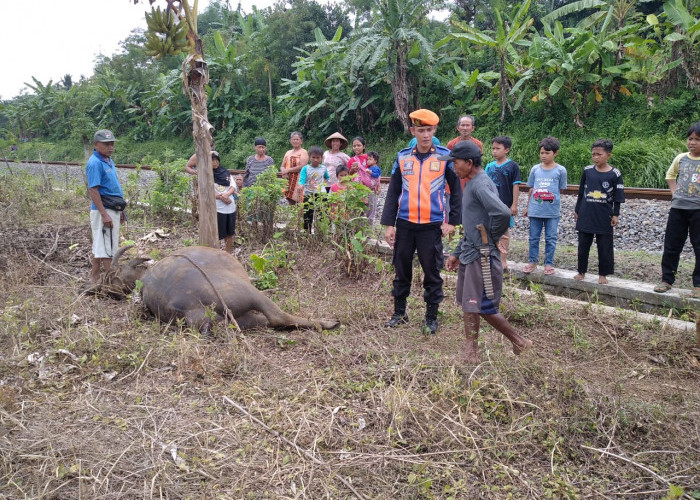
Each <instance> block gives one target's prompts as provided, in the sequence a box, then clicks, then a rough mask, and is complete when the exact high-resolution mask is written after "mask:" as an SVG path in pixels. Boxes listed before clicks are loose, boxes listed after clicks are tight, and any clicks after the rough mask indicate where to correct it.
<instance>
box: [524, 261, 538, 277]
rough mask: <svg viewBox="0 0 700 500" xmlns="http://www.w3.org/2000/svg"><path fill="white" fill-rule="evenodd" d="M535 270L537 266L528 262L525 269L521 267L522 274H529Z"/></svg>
mask: <svg viewBox="0 0 700 500" xmlns="http://www.w3.org/2000/svg"><path fill="white" fill-rule="evenodd" d="M535 269H537V264H535V263H534V262H530V263H529V264H525V267H523V272H524V273H525V274H530V273H531V272H532V271H534V270H535Z"/></svg>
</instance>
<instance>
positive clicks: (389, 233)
mask: <svg viewBox="0 0 700 500" xmlns="http://www.w3.org/2000/svg"><path fill="white" fill-rule="evenodd" d="M384 239H385V240H386V242H387V243H388V244H389V247H391V248H394V243H396V229H395V228H394V226H387V227H386V231H385V232H384Z"/></svg>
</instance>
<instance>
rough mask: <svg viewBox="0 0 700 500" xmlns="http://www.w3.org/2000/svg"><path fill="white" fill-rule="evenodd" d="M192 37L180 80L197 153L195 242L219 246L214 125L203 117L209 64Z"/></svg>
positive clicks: (202, 49)
mask: <svg viewBox="0 0 700 500" xmlns="http://www.w3.org/2000/svg"><path fill="white" fill-rule="evenodd" d="M195 36H196V35H195ZM195 40H196V41H195V53H194V54H191V55H189V56H188V57H187V58H186V59H185V62H184V63H183V73H184V74H183V80H184V85H185V90H186V92H187V94H188V95H189V96H190V102H191V103H192V135H193V137H194V149H195V154H196V155H197V190H198V191H199V244H200V245H202V246H206V247H212V248H219V234H218V230H217V224H216V195H215V193H214V173H213V172H212V167H211V146H210V145H211V132H212V130H213V129H214V127H212V125H211V124H210V123H209V120H208V117H207V90H206V86H207V82H208V81H209V68H208V67H207V63H206V62H205V61H204V47H203V45H202V40H201V39H200V38H199V37H198V36H196V38H195Z"/></svg>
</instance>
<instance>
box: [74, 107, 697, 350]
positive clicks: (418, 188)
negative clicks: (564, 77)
mask: <svg viewBox="0 0 700 500" xmlns="http://www.w3.org/2000/svg"><path fill="white" fill-rule="evenodd" d="M410 118H411V122H412V126H411V127H410V130H411V133H412V135H413V136H414V137H413V139H412V141H411V142H410V143H409V144H408V147H406V148H404V149H402V150H401V151H399V152H398V154H397V156H396V158H395V160H394V162H393V167H392V170H391V175H390V181H389V186H388V188H387V193H386V200H385V203H384V208H383V212H382V214H381V220H380V222H381V224H382V225H383V226H385V227H386V230H385V235H384V237H385V240H386V241H387V243H388V244H389V245H390V246H391V247H392V248H393V249H394V256H393V264H394V268H395V271H396V278H395V279H394V283H393V290H392V295H393V297H394V314H393V316H392V318H391V319H390V320H389V322H388V323H387V326H389V327H395V326H397V325H399V324H401V323H405V322H407V321H408V316H407V314H406V299H407V297H408V294H409V292H410V287H411V280H412V276H413V259H414V254H415V253H417V254H418V258H419V261H420V264H421V267H422V268H423V275H424V278H423V287H424V289H425V292H424V300H425V302H426V314H425V323H424V326H423V330H424V331H425V332H426V333H430V334H434V333H436V332H437V328H438V326H437V312H438V305H439V304H440V302H441V301H442V299H443V292H442V278H441V276H440V270H441V269H443V268H445V267H446V268H447V269H450V270H455V271H459V277H458V281H457V289H458V290H457V300H458V302H459V303H460V304H461V305H462V309H463V311H464V313H465V316H464V318H465V319H464V321H465V331H466V332H467V336H468V341H469V342H468V346H467V347H468V349H467V358H468V360H469V361H474V360H476V359H478V356H477V354H476V352H477V345H476V340H475V339H476V338H477V337H478V331H479V318H481V317H483V318H484V319H485V320H486V321H487V322H489V323H490V324H491V325H492V326H494V327H495V328H496V329H497V330H498V331H500V332H502V333H503V334H504V335H506V336H507V337H508V338H509V339H511V341H513V346H514V347H513V350H514V351H515V352H516V354H518V353H519V352H522V351H523V350H526V349H527V348H529V347H530V345H531V342H530V341H529V340H527V339H525V338H523V337H521V336H520V335H519V334H518V333H517V332H515V330H513V328H512V327H511V326H510V325H509V324H508V322H507V320H506V319H505V318H503V316H502V315H501V314H500V313H499V311H498V301H499V299H500V293H501V290H500V286H501V283H502V275H503V269H505V268H506V267H507V261H506V255H507V252H508V242H509V227H512V226H513V224H514V217H515V216H517V215H518V197H519V191H520V184H521V183H522V180H521V173H520V167H519V165H518V164H517V163H516V162H515V161H513V160H512V159H511V158H510V157H509V154H510V152H511V149H512V148H513V142H512V140H511V138H510V137H508V136H498V137H494V138H493V139H491V153H492V155H493V158H494V160H493V161H492V162H490V163H489V164H488V165H486V166H485V167H482V163H481V161H482V154H483V144H482V143H481V141H479V140H478V139H476V138H474V137H473V136H472V132H473V131H474V118H473V117H472V116H462V117H460V118H459V120H458V122H457V127H456V128H457V131H458V132H459V135H458V136H457V137H455V138H454V139H452V140H451V141H449V142H448V143H447V147H443V146H441V145H440V141H439V140H437V138H436V137H435V131H436V129H437V124H438V122H439V117H438V116H437V114H435V113H434V112H432V111H430V110H425V109H419V110H416V111H414V112H412V113H411V114H410ZM686 137H687V147H688V152H687V153H681V154H679V155H678V156H677V157H676V158H675V159H674V161H673V163H672V164H671V167H670V168H669V169H668V172H667V173H666V179H667V181H668V184H669V187H670V189H671V192H672V194H673V200H672V203H671V210H670V213H669V217H668V221H667V225H666V233H665V238H664V253H663V257H662V262H661V267H662V282H661V283H660V284H659V285H657V286H656V287H655V288H654V290H655V291H656V292H659V293H663V292H667V291H668V290H670V289H671V288H672V286H673V283H674V281H675V275H676V272H677V269H678V263H679V257H680V253H681V251H682V249H683V246H684V244H685V241H686V239H687V238H688V235H690V241H691V244H692V245H693V249H694V250H695V255H696V262H695V270H694V272H693V287H694V288H693V297H695V298H700V267H698V264H699V263H700V260H699V259H698V257H699V256H700V122H698V123H694V124H693V125H691V126H690V128H689V130H688V133H687V136H686ZM290 144H291V146H292V149H290V150H288V151H287V152H286V153H285V155H284V158H283V159H282V164H281V166H280V171H281V174H282V176H283V177H285V178H286V180H287V183H286V187H285V189H284V197H285V198H286V200H287V201H288V203H290V204H303V205H302V207H303V213H304V215H303V219H304V228H305V229H306V230H307V231H309V232H311V231H312V227H313V221H314V215H315V209H316V208H317V206H318V204H319V203H324V202H325V199H326V195H327V193H329V192H339V191H343V190H345V189H347V188H348V186H349V185H350V184H349V183H351V182H357V183H360V184H362V185H364V186H366V188H368V191H369V193H370V194H369V195H368V196H367V201H366V203H367V208H366V213H365V215H366V216H367V217H369V219H370V221H374V218H375V212H376V210H377V194H378V193H379V181H380V175H381V170H380V169H379V167H378V163H379V155H378V154H377V153H376V152H374V151H366V144H365V140H364V139H363V138H362V137H354V138H353V139H352V141H348V140H347V139H346V138H345V137H344V136H343V135H342V134H340V133H338V132H336V133H334V134H331V135H330V136H328V138H326V140H325V141H324V145H325V146H326V148H327V149H326V150H324V149H323V148H321V147H319V146H312V147H310V148H309V149H308V151H307V150H306V149H304V148H303V147H302V146H303V137H302V134H301V133H299V132H292V134H291V135H290ZM94 145H95V152H94V154H93V156H92V157H91V158H90V160H89V161H88V164H87V178H88V186H89V192H90V197H91V199H92V202H93V203H92V210H91V216H90V217H91V225H92V230H93V254H94V259H93V273H92V276H93V279H95V280H96V279H98V278H99V274H100V263H103V267H104V268H105V269H109V258H110V257H111V256H112V255H113V253H114V249H116V247H117V245H118V234H119V222H120V220H123V218H124V212H123V206H124V200H123V198H122V196H123V194H122V191H121V187H120V186H119V182H118V178H117V176H116V169H115V167H114V162H113V161H112V159H111V155H112V153H113V151H114V136H113V135H112V133H111V132H110V131H109V130H100V131H98V132H97V133H96V134H95V139H94ZM350 145H351V146H352V154H353V156H352V157H351V156H349V155H348V154H346V153H345V152H344V151H345V150H346V149H347V148H348V146H350ZM254 147H255V154H254V155H251V156H250V157H249V158H248V159H247V161H246V166H245V171H244V174H243V175H239V176H236V177H235V179H232V178H231V175H230V172H229V170H228V169H226V168H224V167H223V166H222V165H221V164H220V157H219V154H218V153H217V152H216V151H212V153H211V154H212V168H213V173H214V183H215V192H216V208H217V218H218V230H219V239H220V240H223V241H224V243H225V249H226V251H227V252H231V250H232V244H233V235H234V232H235V223H236V200H237V196H238V193H239V192H240V190H241V189H243V188H245V187H250V186H252V185H254V184H255V182H256V179H257V178H258V176H259V175H260V174H261V173H262V172H264V171H265V170H267V169H268V168H270V167H271V166H273V165H275V161H274V160H273V159H272V158H271V157H270V156H268V155H267V145H266V142H265V139H263V138H261V137H258V138H256V139H255V144H254ZM560 147H561V145H560V143H559V141H558V140H557V139H556V138H555V137H551V136H550V137H545V138H544V139H542V140H541V141H540V142H539V143H538V150H539V155H540V163H538V164H537V165H534V166H533V167H532V168H531V169H530V172H529V175H528V179H527V187H528V188H529V189H528V195H527V196H528V203H527V207H526V209H525V211H524V213H523V214H522V215H523V216H526V217H528V219H529V224H530V234H529V259H528V263H527V264H526V265H525V266H524V269H523V270H524V272H525V273H532V272H533V271H535V270H536V269H537V266H538V264H539V260H540V238H541V235H542V232H543V231H544V235H545V238H544V239H545V248H544V274H546V275H550V274H554V273H555V272H556V270H555V268H554V253H555V250H556V244H557V231H558V223H559V219H560V217H561V191H562V190H563V189H564V188H565V187H566V185H567V172H566V168H564V167H563V166H562V165H560V164H558V163H557V161H556V158H557V155H558V154H559V150H560ZM612 151H613V143H612V141H610V140H609V139H600V140H597V141H595V142H593V144H592V146H591V160H592V163H591V165H589V166H587V167H586V168H585V169H584V170H583V173H582V176H581V180H580V185H579V192H578V199H577V202H576V206H575V209H574V214H572V215H573V217H574V219H575V220H576V230H577V232H578V274H577V275H576V276H575V277H574V279H577V280H583V279H585V274H586V272H587V270H588V258H589V252H590V248H591V246H592V243H593V241H594V240H595V241H596V244H597V247H598V261H599V264H598V274H599V276H598V282H599V283H600V284H606V283H607V282H608V280H607V276H609V275H611V274H612V273H613V271H614V253H613V231H614V228H615V227H616V226H617V224H618V218H619V216H620V205H621V203H623V202H624V201H625V198H624V186H623V181H622V173H621V172H620V170H618V169H617V168H615V167H613V166H611V165H610V158H611V156H612ZM196 165H197V159H196V157H195V156H194V155H193V156H192V157H191V158H190V160H189V161H188V162H187V165H186V167H185V170H186V171H187V172H188V173H190V174H193V175H196V173H197V172H196ZM194 192H195V193H196V192H197V188H196V186H195V189H194ZM119 207H121V209H120V208H119ZM458 224H461V225H462V235H461V237H460V241H459V243H458V244H457V246H456V248H455V250H454V252H453V253H452V255H450V256H449V259H448V260H447V261H446V262H445V260H444V258H445V255H443V250H442V238H443V237H446V236H448V235H451V234H452V233H454V230H455V226H456V225H458ZM470 332H471V333H470Z"/></svg>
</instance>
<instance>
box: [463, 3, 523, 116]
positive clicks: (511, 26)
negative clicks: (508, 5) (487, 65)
mask: <svg viewBox="0 0 700 500" xmlns="http://www.w3.org/2000/svg"><path fill="white" fill-rule="evenodd" d="M530 2H531V0H527V1H526V2H523V4H522V5H521V6H520V7H519V8H518V10H517V11H516V12H515V14H514V15H513V16H512V17H511V18H510V19H509V18H508V17H504V16H503V14H502V13H501V11H500V10H498V9H494V11H493V15H494V21H495V26H496V29H495V30H484V31H482V30H479V29H477V28H474V27H472V26H468V25H466V24H464V23H460V22H457V21H452V25H453V26H454V27H456V28H458V29H460V30H461V31H462V32H461V33H459V32H455V33H451V34H450V37H452V38H456V39H458V40H465V41H467V42H469V43H471V44H472V45H477V46H484V47H488V48H490V49H491V50H493V51H494V52H496V55H497V57H498V61H499V74H500V78H499V87H500V88H499V93H500V96H501V121H503V120H505V118H506V107H508V92H509V90H510V81H509V80H508V74H507V71H506V70H507V66H508V65H511V64H512V62H513V61H514V59H516V58H517V57H518V56H517V52H516V51H515V45H516V43H517V42H519V41H520V40H522V39H523V38H525V36H526V35H527V33H528V31H530V28H531V27H532V24H533V22H534V20H533V19H532V18H531V17H530V18H528V19H526V18H525V17H526V15H527V12H528V10H529V9H530ZM511 112H512V110H511Z"/></svg>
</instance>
